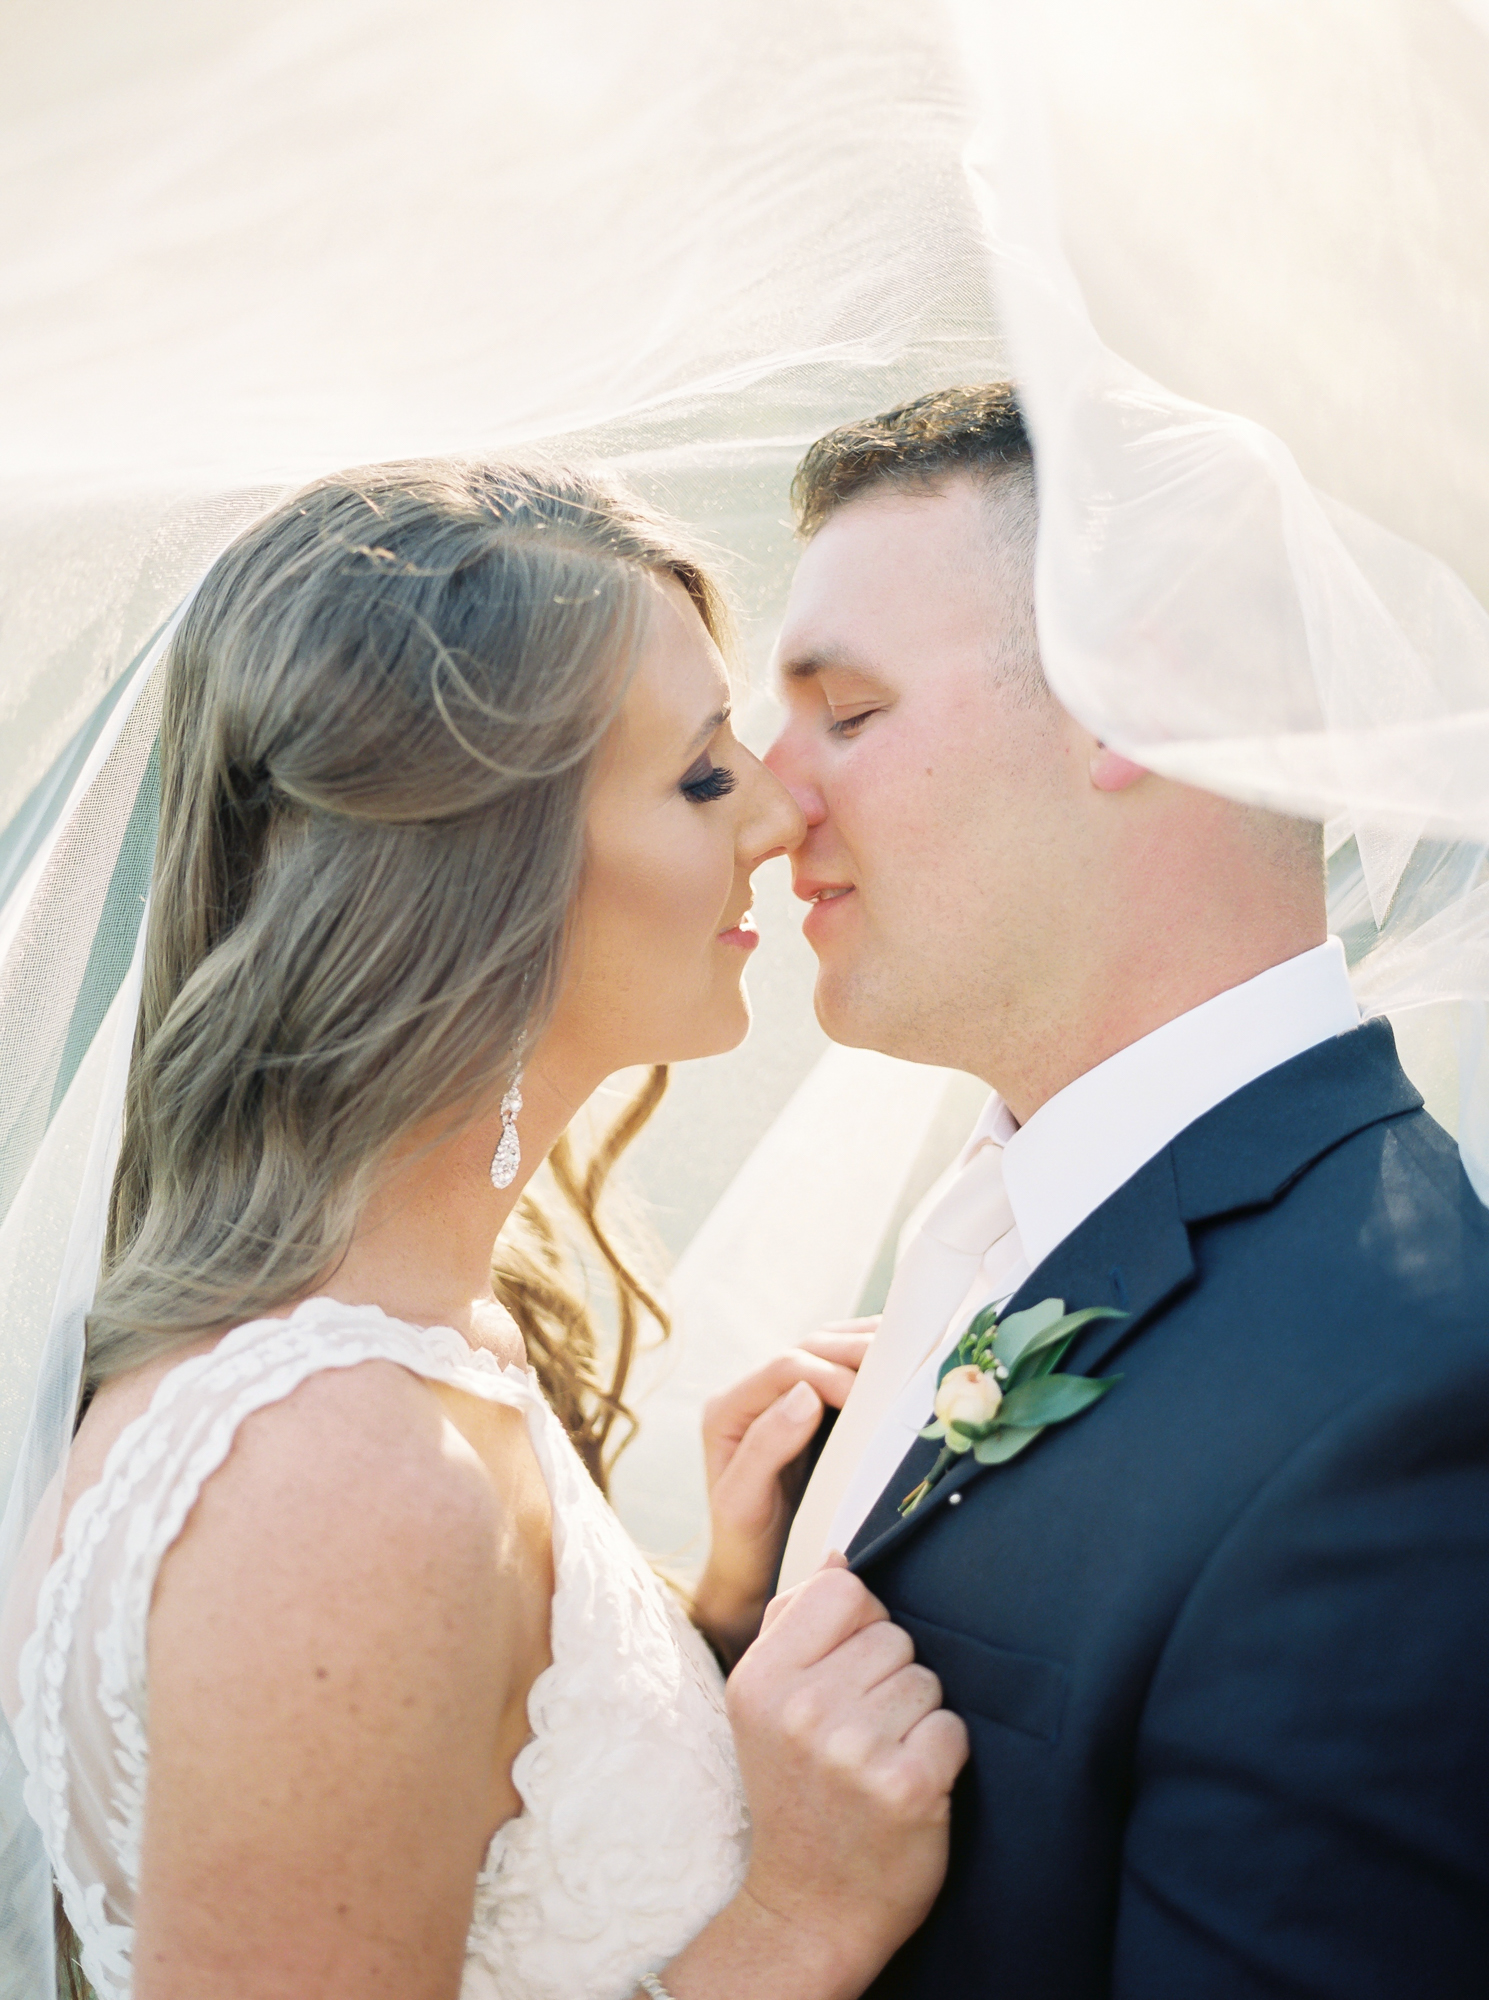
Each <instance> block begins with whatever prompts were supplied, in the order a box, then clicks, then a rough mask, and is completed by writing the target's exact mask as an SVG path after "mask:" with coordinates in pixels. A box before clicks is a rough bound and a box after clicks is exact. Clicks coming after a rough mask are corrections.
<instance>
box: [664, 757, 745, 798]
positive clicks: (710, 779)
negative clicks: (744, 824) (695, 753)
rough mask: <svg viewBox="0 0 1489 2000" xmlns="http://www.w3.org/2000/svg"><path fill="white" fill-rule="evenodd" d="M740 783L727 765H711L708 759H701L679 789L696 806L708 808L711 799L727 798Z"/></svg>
mask: <svg viewBox="0 0 1489 2000" xmlns="http://www.w3.org/2000/svg"><path fill="white" fill-rule="evenodd" d="M738 783H739V779H738V778H737V777H736V776H735V775H734V773H733V772H732V771H731V770H730V769H729V766H728V765H727V764H710V763H709V761H708V759H707V758H706V757H700V758H699V760H698V762H697V763H696V764H695V765H694V766H693V768H692V770H691V771H689V772H688V774H687V776H686V777H685V778H684V779H683V781H682V783H681V785H680V786H679V787H678V789H679V791H681V793H682V795H683V797H684V798H688V799H691V800H692V801H693V803H694V805H698V806H706V805H707V804H708V803H709V801H710V800H711V799H722V798H726V797H727V796H728V795H729V793H730V792H732V791H733V790H734V787H735V786H736V785H737V784H738Z"/></svg>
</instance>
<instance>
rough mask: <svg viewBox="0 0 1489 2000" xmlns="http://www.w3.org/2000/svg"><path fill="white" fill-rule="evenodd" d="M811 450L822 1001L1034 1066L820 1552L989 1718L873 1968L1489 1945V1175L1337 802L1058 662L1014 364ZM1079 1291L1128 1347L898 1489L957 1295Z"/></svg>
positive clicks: (1195, 1968)
mask: <svg viewBox="0 0 1489 2000" xmlns="http://www.w3.org/2000/svg"><path fill="white" fill-rule="evenodd" d="M795 498H796V503H797V508H798V513H799V519H800V525H801V529H802V532H803V534H804V535H805V536H806V538H807V546H806V551H805V554H804V556H803V558H802V562H801V567H800V570H799V572H798V575H797V578H796V581H795V584H794V587H793V590H792V594H791V600H790V605H789V608H788V612H787V617H786V623H785V628H784V631H783V634H782V638H781V644H780V653H779V659H780V669H781V675H782V679H783V682H784V688H785V696H786V700H787V703H788V711H789V713H788V721H787V723H786V726H785V728H784V730H783V732H782V734H781V736H780V738H779V740H778V742H777V743H776V744H775V746H774V748H773V749H772V751H771V753H770V756H769V759H768V761H769V763H770V764H771V766H772V768H773V769H774V770H775V771H776V772H777V773H778V774H779V776H780V777H781V778H782V779H783V780H784V781H785V782H786V784H787V785H788V786H789V787H790V789H791V790H792V792H793V793H794V794H795V796H796V798H797V800H798V801H799V803H800V804H801V806H802V809H803V811H804V812H805V814H806V816H807V820H808V824H809V832H808V834H807V838H806V841H805V844H804V845H803V846H802V847H801V849H800V850H799V851H798V853H797V854H796V856H795V858H794V867H795V886H796V891H797V894H798V895H800V896H802V897H803V898H805V899H806V900H807V901H808V902H810V904H811V906H812V907H811V909H810V912H809V914H808V916H807V919H806V933H807V936H808V937H809V939H810V941H811V943H812V945H813V947H814V949H815V951H816V953H817V956H818V958H819V960H820V969H819V976H818V985H817V1009H818V1013H819V1015H820V1017H821V1020H822V1022H823V1024H824V1026H825V1027H826V1028H827V1030H828V1032H829V1033H830V1034H832V1035H833V1036H834V1037H836V1038H837V1039H838V1040H840V1041H842V1042H847V1043H851V1044H854V1045H858V1046H866V1047H871V1048H876V1049H882V1050H884V1051H886V1052H887V1053H888V1054H891V1055H895V1056H902V1057H907V1058H909V1059H911V1060H912V1061H917V1062H927V1063H940V1064H946V1065H949V1066H953V1067H956V1068H959V1069H963V1070H968V1071H972V1072H974V1073H975V1074H976V1075H978V1076H980V1077H983V1078H985V1079H986V1081H987V1082H988V1083H989V1084H991V1085H992V1086H993V1089H994V1091H995V1093H996V1094H995V1095H994V1096H993V1098H992V1099H991V1101H990V1102H989V1104H988V1106H987V1109H986V1111H985V1112H984V1114H983V1116H982V1118H981V1119H980V1121H979V1123H978V1125H977V1126H976V1128H975V1130H974V1131H973V1134H972V1137H971V1139H970V1141H969V1142H968V1145H967V1147H966V1149H965V1151H964V1152H963V1154H962V1157H961V1161H960V1164H959V1170H958V1171H957V1173H956V1174H955V1175H954V1176H953V1177H952V1178H951V1180H950V1182H949V1184H948V1185H946V1186H945V1187H944V1188H943V1190H942V1191H941V1193H940V1195H939V1197H938V1198H937V1199H935V1200H934V1202H933V1203H932V1205H931V1207H930V1208H929V1211H928V1213H926V1215H925V1217H924V1219H923V1221H922V1223H921V1226H920V1228H919V1230H918V1231H916V1232H915V1233H913V1234H912V1236H911V1238H910V1240H909V1242H908V1244H907V1246H906V1249H905V1252H904V1255H903V1257H902V1259H901V1263H900V1267H899V1269H898V1271H897V1273H896V1277H895V1282H894V1286H893V1288H892V1290H891V1293H890V1297H889V1300H888V1303H887V1305H886V1308H885V1314H884V1319H883V1322H882V1325H881V1328H880V1331H879V1334H878V1336H877V1338H876V1340H875V1343H874V1345H873V1347H872V1348H871V1350H870V1358H869V1360H868V1361H867V1362H866V1363H865V1366H864V1369H863V1371H862V1374H861V1376H860V1379H859V1383H858V1385H857V1387H856V1388H855V1390H854V1393H853V1396H852V1397H851V1398H850V1399H849V1402H848V1404H847V1406H846V1408H845V1410H844V1412H843V1414H842V1416H841V1417H840V1419H839V1420H838V1424H837V1426H836V1429H835V1430H834V1431H833V1433H832V1435H831V1436H830V1437H829V1439H828V1441H827V1445H826V1448H825V1449H824V1451H823V1454H822V1457H821V1459H820V1460H819V1462H818V1465H817V1468H816V1471H815V1472H814V1474H813V1477H812V1480H811V1483H810V1485H809V1487H808V1489H807V1492H806V1495H805V1498H804V1500H803V1503H802V1507H801V1510H800V1513H799V1515H798V1517H797V1521H796V1524H795V1527H794V1529H793V1533H792V1541H791V1545H790V1548H789V1549H788V1552H787V1559H786V1569H785V1573H784V1574H785V1580H786V1581H788V1582H789V1581H791V1580H792V1579H793V1578H794V1577H799V1576H800V1575H802V1574H805V1573H806V1572H807V1571H808V1570H810V1569H811V1568H812V1567H814V1566H815V1564H816V1563H817V1562H818V1561H819V1560H820V1559H821V1557H822V1555H823V1554H824V1553H825V1552H826V1551H827V1550H828V1549H830V1548H842V1549H846V1550H847V1551H848V1554H849V1556H850V1559H851V1561H852V1564H853V1567H854V1568H855V1569H856V1570H857V1571H858V1572H859V1573H860V1574H861V1575H862V1576H863V1577H864V1579H865V1581H866V1582H867V1583H868V1584H869V1586H870V1588H871V1589H872V1590H873V1591H874V1592H875V1593H876V1595H877V1596H878V1597H880V1598H881V1599H882V1600H883V1602H884V1603H885V1604H886V1605H887V1607H888V1609H889V1612H890V1615H891V1616H892V1617H893V1618H894V1619H895V1620H896V1622H897V1623H899V1624H900V1625H902V1626H904V1627H905V1629H906V1630H907V1631H908V1632H909V1633H910V1634H911V1635H912V1637H913V1638H914V1640H915V1645H916V1649H917V1652H918V1654H919V1657H920V1658H921V1659H922V1660H923V1661H924V1662H925V1663H926V1664H927V1665H928V1666H930V1667H931V1668H933V1669H934V1670H935V1672H936V1673H937V1674H938V1675H939V1676H940V1678H941V1681H942V1684H943V1687H944V1691H945V1698H946V1701H947V1704H948V1706H949V1707H951V1708H953V1709H955V1710H957V1711H958V1712H959V1713H960V1714H962V1715H963V1716H964V1717H965V1718H966V1721H967V1724H968V1726H969V1730H970V1733H971V1739H972V1759H971V1764H970V1766H969V1768H968V1771H967V1773H966V1774H965V1775H964V1778H963V1781H962V1784H961V1786H960V1787H959V1791H958V1795H957V1799H956V1805H955V1815H954V1824H953V1855H952V1865H951V1872H950V1875H949V1877H948V1879H947V1882H946V1886H945V1889H944V1891H943V1893H942V1896H941V1899H940V1901H939V1902H938V1904H937V1906H936V1908H935V1910H934V1911H933V1913H932V1915H931V1917H930V1919H929V1921H928V1922H927V1924H926V1925H925V1927H924V1929H923V1930H922V1931H921V1932H920V1933H919V1935H918V1936H917V1937H916V1938H914V1939H912V1940H911V1942H910V1943H909V1944H908V1945H907V1946H906V1947H905V1948H904V1950H903V1951H902V1952H901V1953H900V1954H899V1956H898V1958H897V1959H896V1960H895V1961H894V1962H893V1963H892V1964H891V1966H890V1967H889V1968H888V1970H887V1971H886V1972H885V1973H884V1974H883V1976H882V1977H881V1979H880V1981H879V1982H878V1983H877V1984H876V1986H875V1987H874V1988H873V1992H874V1994H875V1995H882V1996H888V1995H914V1996H916V2000H955V1996H964V1995H965V1996H971V1995H977V1996H982V1995H987V1996H990V2000H1088V1996H1089V2000H1097V1996H1114V2000H1262V1996H1268V2000H1273V1996H1278V2000H1280V1996H1284V1995H1286V1996H1294V1995H1297V1996H1302V1995H1309V1996H1327V1997H1328V2000H1373V1996H1377V1995H1378V1996H1381V2000H1387V1996H1388V1997H1389V2000H1408V1996H1417V1995H1421V1996H1430V2000H1453V1996H1458V1995H1464V1996H1466V1995H1469V1994H1473V1995H1476V1996H1482V1995H1483V1994H1485V1993H1489V1214H1486V1211H1485V1210H1484V1208H1483V1207H1482V1206H1481V1205H1480V1203H1479V1202H1478V1200H1477V1199H1476V1197H1475V1195H1474V1193H1473V1190H1472V1188H1471V1187H1470V1185H1469V1183H1468V1181H1467V1179H1466V1178H1465V1176H1464V1174H1463V1170H1462V1168H1461V1166H1460V1164H1459V1160H1458V1154H1457V1150H1456V1148H1455V1146H1454V1145H1453V1143H1452V1141H1451V1140H1450V1139H1449V1138H1448V1137H1447V1136H1446V1135H1445V1134H1444V1133H1443V1132H1442V1131H1441V1130H1440V1128H1439V1127H1438V1126H1437V1125H1436V1124H1435V1123H1434V1122H1433V1121H1432V1119H1431V1118H1430V1117H1428V1115H1427V1114H1426V1112H1425V1111H1424V1110H1423V1109H1422V1101H1421V1098H1420V1097H1419V1095H1418V1093H1417V1092H1416V1091H1415V1090H1414V1089H1413V1087H1412V1085H1411V1084H1410V1082H1409V1081H1408V1080H1407V1078H1406V1076H1405V1075H1404V1074H1403V1072H1402V1070H1401V1068H1400V1066H1399V1064H1398V1062H1397V1060H1396V1053H1395V1047H1394V1043H1393V1040H1392V1036H1391V1030H1390V1028H1389V1027H1388V1026H1387V1025H1386V1024H1385V1023H1384V1022H1383V1021H1377V1022H1371V1023H1369V1024H1366V1025H1363V1026H1362V1025H1361V1023H1360V1019H1359V1013H1358V1010H1357V1008H1356V1006H1355V1003H1354V1000H1353V998H1352V996H1351V992H1350V987H1349V982H1348V979H1347V977H1346V973H1345V964H1344V957H1343V952H1342V950H1341V948H1340V946H1339V945H1338V943H1337V942H1334V941H1332V940H1330V939H1328V938H1327V936H1326V932H1325V920H1324V872H1323V858H1322V852H1321V841H1320V835H1319V830H1318V829H1317V827H1315V826H1312V825H1308V824H1305V823H1302V822H1300V821H1294V820H1287V819H1283V818H1280V817H1277V816H1275V815H1272V814H1269V813H1266V812H1262V811H1259V810H1256V809H1253V808H1247V807H1243V806H1239V805H1235V804H1232V803H1229V802H1227V801H1225V800H1222V799H1219V798H1215V797H1211V796H1209V795H1208V794H1205V793H1201V792H1197V791H1193V790H1190V789H1188V788H1186V787H1184V786H1181V785H1178V784H1174V783H1171V782H1168V781H1165V780H1163V779H1160V778H1158V777H1156V776H1153V775H1150V774H1148V773H1145V772H1143V771H1141V770H1139V769H1138V768H1137V767H1136V766H1134V765H1132V764H1130V763H1128V762H1126V761H1125V760H1124V759H1123V758H1121V757H1119V756H1118V755H1116V754H1115V753H1114V752H1113V751H1112V750H1110V749H1108V748H1106V747H1105V746H1103V745H1102V744H1101V743H1099V742H1097V741H1096V740H1095V739H1094V738H1092V737H1091V736H1090V735H1088V734H1087V733H1086V732H1085V731H1084V730H1083V729H1082V728H1081V727H1080V725H1079V724H1078V723H1076V722H1075V721H1074V720H1073V719H1072V717H1071V716H1069V715H1068V714H1066V713H1065V711H1064V710H1063V709H1062V708H1061V707H1060V706H1059V704H1058V703H1057V702H1056V701H1055V700H1054V698H1053V697H1052V695H1051V694H1050V692H1049V690H1048V688H1047V687H1046V685H1045V682H1044V677H1043V673H1042V671H1041V667H1040V661H1039V654H1038V649H1037V646H1036V641H1035V630H1034V607H1033V551H1034V535H1035V522H1036V511H1035V492H1034V479H1033V467H1032V462H1031V455H1030V448H1029V442H1028V439H1027V437H1026V435H1025V433H1024V429H1023V425H1022V423H1021V421H1020V418H1019V414H1018V410H1017V408H1016V405H1015V403H1014V401H1013V398H1012V395H1011V393H1010V391H1009V390H1008V388H1007V386H1006V385H995V386H992V387H987V388H977V389H961V390H949V391H946V392H942V393H938V394H936V395H933V396H930V397H926V398H924V399H923V400H922V401H921V402H919V403H916V404H912V405H911V406H910V407H908V408H906V409H902V410H896V411H893V412H891V413H890V414H888V415H887V416H884V417H880V418H877V419H875V420H873V421H870V422H865V423H860V424H853V425H849V426H847V427H845V428H844V429H842V430H839V431H835V432H833V433H832V434H831V435H829V436H828V437H825V438H823V439H822V440H820V441H819V443H817V444H816V445H815V446H813V448H812V450H811V451H810V452H809V453H808V455H807V457H806V459H805V461H804V462H803V464H802V467H801V469H800V472H799V474H798V477H797V481H796V487H795ZM883 1143H884V1144H885V1145H886V1146H891V1147H892V1146H894V1144H895V1143H896V1139H895V1134H894V1133H893V1132H885V1133H884V1134H883ZM1051 1298H1055V1299H1060V1300H1063V1301H1064V1304H1065V1307H1066V1309H1067V1310H1068V1311H1071V1312H1074V1311H1077V1310H1080V1309H1083V1308H1087V1307H1105V1308H1110V1309H1113V1310H1114V1311H1115V1312H1117V1313H1120V1314H1121V1315H1122V1316H1121V1317H1120V1318H1117V1317H1111V1318H1103V1319H1098V1320H1095V1321H1093V1322H1090V1323H1088V1324H1087V1325H1086V1326H1085V1327H1084V1329H1083V1330H1082V1331H1081V1332H1079V1333H1078V1335H1077V1337H1076V1341H1075V1344H1074V1346H1073V1347H1072V1348H1071V1350H1070V1352H1069V1353H1068V1354H1067V1356H1066V1357H1065V1359H1064V1361H1063V1363H1062V1364H1061V1372H1063V1373H1065V1374H1067V1375H1070V1374H1073V1375H1080V1376H1100V1377H1103V1378H1108V1377H1115V1378H1117V1379H1116V1381H1115V1384H1114V1386H1113V1387H1112V1388H1110V1389H1109V1390H1108V1391H1107V1392H1106V1393H1105V1395H1104V1396H1103V1397H1102V1398H1101V1399H1100V1400H1099V1401H1097V1402H1094V1403H1092V1404H1090V1405H1089V1406H1088V1407H1086V1408H1084V1409H1083V1410H1081V1411H1080V1412H1079V1413H1078V1414H1076V1415H1074V1416H1072V1417H1071V1418H1070V1420H1069V1421H1068V1422H1066V1423H1062V1424H1059V1425H1058V1426H1052V1427H1051V1428H1049V1429H1047V1430H1045V1431H1044V1432H1043V1433H1042V1434H1041V1435H1039V1436H1038V1437H1037V1438H1036V1439H1035V1441H1034V1442H1033V1443H1032V1444H1031V1445H1029V1447H1028V1448H1027V1449H1026V1450H1025V1451H1023V1452H1021V1453H1020V1455H1019V1456H1017V1457H1016V1458H1009V1459H1008V1460H1007V1462H1005V1463H1002V1464H991V1465H986V1466H984V1465H982V1464H979V1463H978V1462H977V1459H976V1457H975V1455H974V1454H973V1453H971V1452H968V1453H966V1454H964V1455H962V1456H960V1457H958V1458H957V1459H956V1460H955V1461H954V1469H952V1470H951V1471H950V1473H949V1474H948V1475H947V1476H945V1477H943V1478H942V1479H941V1480H940V1482H939V1483H938V1484H936V1485H934V1486H933V1487H932V1488H931V1490H930V1492H929V1493H928V1494H927V1495H926V1497H925V1498H924V1499H922V1500H921V1502H920V1503H919V1504H918V1505H917V1506H916V1507H915V1508H914V1509H913V1511H911V1512H910V1513H909V1514H908V1515H906V1514H902V1512H901V1502H902V1501H903V1500H904V1499H905V1497H906V1496H907V1495H908V1494H910V1493H911V1491H912V1490H913V1489H914V1488H916V1487H917V1485H918V1484H919V1482H920V1481H921V1480H922V1479H923V1478H924V1477H925V1475H926V1474H927V1472H928V1471H930V1470H931V1468H932V1466H933V1464H934V1463H935V1461H936V1459H937V1457H938V1453H939V1451H940V1446H939V1445H938V1443H937V1442H935V1441H934V1440H932V1441H924V1440H921V1439H920V1438H919V1437H918V1436H917V1433H918V1432H919V1431H920V1430H921V1428H922V1427H923V1426H924V1425H925V1424H926V1423H927V1422H928V1420H929V1419H930V1417H931V1412H932V1404H933V1399H934V1397H935V1395H936V1382H937V1374H938V1370H939V1367H940V1364H941V1362H942V1361H943V1359H945V1357H946V1356H947V1355H948V1353H949V1352H950V1351H951V1349H952V1348H953V1346H954V1345H955V1343H956V1341H957V1339H958V1337H959V1336H960V1335H961V1334H962V1333H963V1331H964V1330H965V1329H966V1327H967V1324H968V1321H969V1320H970V1319H971V1318H972V1316H973V1315H974V1314H975V1313H976V1312H977V1310H978V1309H979V1308H981V1307H982V1306H984V1305H986V1304H987V1303H988V1302H989V1301H992V1300H1005V1299H1006V1300H1007V1301H1008V1310H1009V1311H1010V1312H1012V1311H1017V1310H1021V1309H1023V1308H1025V1307H1030V1306H1034V1305H1037V1304H1039V1303H1040V1302H1041V1301H1044V1300H1046V1299H1051ZM975 1379H976V1378H974V1380H975ZM984 1408H986V1404H984Z"/></svg>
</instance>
